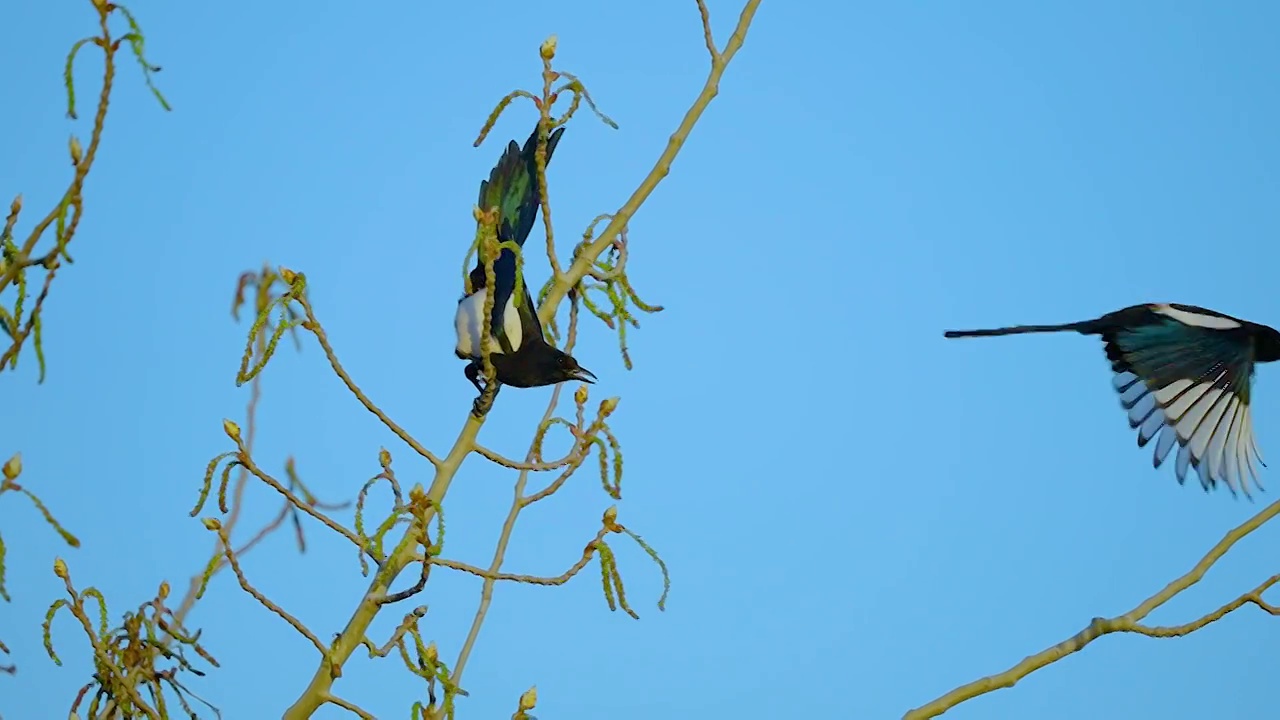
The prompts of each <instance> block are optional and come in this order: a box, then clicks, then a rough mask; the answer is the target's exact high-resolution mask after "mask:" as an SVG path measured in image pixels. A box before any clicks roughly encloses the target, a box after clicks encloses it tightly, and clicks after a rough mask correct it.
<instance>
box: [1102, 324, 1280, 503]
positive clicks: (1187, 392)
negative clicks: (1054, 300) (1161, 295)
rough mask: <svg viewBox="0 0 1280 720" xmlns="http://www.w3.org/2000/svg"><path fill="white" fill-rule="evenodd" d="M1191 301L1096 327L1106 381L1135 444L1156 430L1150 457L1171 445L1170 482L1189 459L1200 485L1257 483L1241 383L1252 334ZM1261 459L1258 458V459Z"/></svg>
mask: <svg viewBox="0 0 1280 720" xmlns="http://www.w3.org/2000/svg"><path fill="white" fill-rule="evenodd" d="M1199 311H1200V309H1199V308H1193V307H1191V306H1169V305H1153V306H1150V312H1149V313H1148V314H1146V316H1145V317H1144V319H1143V322H1141V323H1136V324H1131V325H1127V326H1120V327H1117V328H1115V329H1110V330H1107V331H1105V332H1104V333H1102V335H1103V340H1104V341H1105V342H1106V349H1107V357H1108V358H1109V359H1110V360H1111V368H1112V370H1114V371H1115V373H1116V375H1115V377H1114V378H1113V383H1114V385H1115V388H1116V390H1117V391H1118V392H1119V393H1120V402H1121V404H1122V405H1124V407H1125V409H1126V410H1128V411H1129V425H1130V426H1131V427H1133V428H1136V429H1137V430H1138V446H1139V447H1143V446H1145V445H1146V444H1147V443H1148V442H1150V441H1151V440H1152V439H1153V438H1155V437H1156V435H1157V433H1158V434H1159V440H1157V442H1156V447H1155V452H1154V455H1153V458H1152V459H1153V462H1154V465H1155V466H1156V467H1160V464H1161V463H1162V462H1164V460H1165V458H1166V457H1167V456H1168V455H1169V452H1170V451H1171V450H1172V449H1173V446H1174V444H1177V445H1178V446H1179V448H1178V459H1177V464H1176V471H1177V477H1178V482H1180V483H1181V482H1184V481H1185V480H1186V475H1187V468H1188V467H1194V468H1195V469H1196V473H1197V474H1198V475H1199V476H1200V484H1201V485H1202V486H1203V487H1204V489H1205V490H1208V489H1210V488H1213V487H1215V486H1216V484H1217V483H1218V482H1223V483H1225V484H1226V485H1227V487H1228V488H1230V489H1231V491H1232V493H1234V492H1235V491H1236V489H1237V488H1239V490H1240V491H1241V492H1243V493H1244V494H1245V495H1246V496H1248V495H1249V482H1250V480H1252V483H1253V484H1254V485H1255V486H1257V487H1258V488H1261V487H1262V486H1261V483H1260V482H1259V480H1258V466H1259V465H1264V463H1263V462H1262V456H1261V455H1260V453H1259V452H1258V446H1257V444H1256V442H1255V440H1254V435H1253V418H1252V415H1251V413H1250V411H1249V399H1250V396H1249V388H1250V383H1251V381H1252V379H1253V365H1254V340H1253V336H1252V334H1251V333H1250V331H1249V330H1248V329H1247V328H1245V327H1244V326H1243V325H1242V324H1241V323H1239V322H1237V321H1236V320H1235V319H1234V318H1229V317H1226V316H1222V315H1219V314H1217V313H1207V312H1206V313H1205V314H1201V312H1199ZM1264 466H1265V465H1264Z"/></svg>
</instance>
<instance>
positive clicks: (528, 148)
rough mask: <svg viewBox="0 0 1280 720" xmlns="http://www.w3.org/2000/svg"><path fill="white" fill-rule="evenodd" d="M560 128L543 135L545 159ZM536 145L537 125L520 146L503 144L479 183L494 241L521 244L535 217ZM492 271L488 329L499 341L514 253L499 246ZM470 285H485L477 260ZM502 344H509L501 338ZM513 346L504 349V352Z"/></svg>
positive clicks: (512, 282) (512, 288) (538, 199)
mask: <svg viewBox="0 0 1280 720" xmlns="http://www.w3.org/2000/svg"><path fill="white" fill-rule="evenodd" d="M563 134H564V128H557V129H556V130H555V131H554V132H552V133H551V135H550V136H548V137H547V158H546V160H547V162H548V163H550V162H551V155H552V153H553V152H555V149H556V145H557V144H559V142H560V136H561V135H563ZM537 149H538V128H536V127H535V128H534V129H533V133H532V134H531V135H530V136H529V139H528V140H526V141H525V143H524V147H523V148H521V147H520V146H518V145H516V142H515V141H514V140H512V141H511V142H510V143H508V144H507V149H506V152H504V153H503V154H502V157H501V158H499V160H498V164H497V165H495V166H494V168H493V170H492V171H491V172H490V173H489V179H488V180H484V181H481V183H480V199H479V201H478V204H479V206H480V207H481V208H482V209H486V210H487V209H489V208H492V207H497V208H498V212H499V216H498V241H499V242H506V241H508V240H514V241H515V243H516V245H518V246H520V247H521V248H523V247H524V241H525V240H527V239H528V238H529V233H530V232H531V231H532V230H533V224H534V221H535V220H536V219H537V217H538V209H539V208H540V207H541V206H542V193H541V192H540V187H539V184H538V163H537V160H536V158H535V154H536V152H537ZM493 273H494V285H495V287H494V297H493V306H494V308H495V312H494V317H493V318H491V330H490V332H492V333H493V335H494V337H495V338H498V339H499V341H500V342H502V341H503V338H504V334H503V327H502V325H503V323H502V318H501V313H500V311H498V310H497V309H499V308H505V307H506V305H507V301H508V300H509V299H511V294H512V292H514V291H515V287H516V256H515V253H514V252H512V251H511V250H510V249H503V250H502V252H501V253H500V254H499V255H498V259H497V260H495V261H494V263H493ZM471 285H472V287H473V288H480V287H484V286H485V275H484V265H483V264H482V263H480V262H479V261H477V263H476V267H475V268H474V269H473V270H472V271H471ZM503 344H504V345H506V344H509V343H506V342H503ZM515 349H516V348H510V349H508V352H512V351H514V350H515Z"/></svg>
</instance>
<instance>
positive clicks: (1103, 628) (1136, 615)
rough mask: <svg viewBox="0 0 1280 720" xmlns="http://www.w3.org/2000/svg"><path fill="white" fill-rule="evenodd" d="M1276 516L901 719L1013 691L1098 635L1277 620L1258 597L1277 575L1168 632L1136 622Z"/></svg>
mask: <svg viewBox="0 0 1280 720" xmlns="http://www.w3.org/2000/svg"><path fill="white" fill-rule="evenodd" d="M1276 515H1280V500H1277V501H1275V502H1273V503H1271V504H1270V505H1268V506H1267V507H1266V508H1264V509H1263V510H1262V512H1259V513H1258V514H1257V515H1254V516H1253V517H1251V518H1249V519H1248V520H1246V521H1244V522H1243V523H1241V524H1240V525H1239V526H1238V527H1236V528H1234V529H1233V530H1231V531H1230V532H1228V533H1227V534H1226V535H1225V536H1224V537H1223V538H1222V540H1219V541H1218V544H1217V545H1214V546H1213V548H1212V549H1211V550H1209V552H1208V553H1206V554H1205V556H1204V557H1203V558H1201V559H1200V562H1198V563H1196V565H1195V567H1193V568H1191V570H1190V571H1189V572H1187V573H1186V574H1185V575H1183V576H1182V577H1180V578H1178V579H1176V580H1174V581H1173V582H1171V583H1169V584H1168V585H1166V586H1165V587H1164V589H1163V590H1161V591H1160V592H1158V593H1156V594H1155V595H1152V596H1151V597H1149V598H1147V599H1146V600H1144V601H1142V602H1141V603H1140V604H1139V605H1138V606H1137V607H1135V608H1134V609H1132V610H1130V611H1129V612H1127V613H1125V614H1123V615H1120V616H1117V617H1114V618H1094V619H1093V620H1092V621H1091V622H1090V623H1089V624H1088V625H1087V626H1085V627H1084V629H1082V630H1081V631H1080V632H1078V633H1076V634H1075V635H1073V636H1071V637H1069V638H1067V639H1066V640H1063V641H1062V642H1060V643H1058V644H1056V645H1053V646H1052V647H1049V648H1046V649H1044V650H1041V651H1040V652H1038V653H1036V654H1035V655H1030V656H1028V657H1026V658H1024V659H1023V660H1022V662H1020V663H1018V664H1017V665H1014V666H1013V667H1011V668H1009V669H1008V670H1005V671H1004V672H1001V673H997V674H995V675H988V676H987V677H984V678H980V679H978V680H974V681H973V682H971V683H967V684H965V685H961V686H960V687H958V688H956V689H954V690H952V691H951V692H948V693H947V694H945V695H943V696H941V697H939V698H937V699H936V700H933V701H932V702H930V703H928V704H925V705H922V706H920V707H918V708H915V709H914V710H909V711H908V712H907V713H906V714H905V715H903V716H902V717H903V720H923V719H924V718H932V717H937V716H939V715H941V714H943V713H945V712H946V711H948V710H950V709H951V708H954V707H955V706H957V705H959V704H961V703H963V702H967V701H969V700H972V699H973V698H976V697H978V696H979V695H985V694H987V693H989V692H993V691H995V690H999V689H1001V688H1009V687H1013V686H1014V685H1016V684H1017V683H1018V681H1019V680H1021V679H1023V678H1025V677H1026V676H1028V675H1030V674H1031V673H1033V672H1035V671H1037V670H1039V669H1040V668H1043V667H1045V666H1046V665H1052V664H1053V663H1055V662H1057V661H1059V660H1061V659H1062V658H1064V657H1066V656H1068V655H1070V654H1072V653H1075V652H1079V651H1081V650H1083V649H1084V648H1085V646H1086V645H1088V644H1089V643H1091V642H1093V641H1094V640H1097V639H1098V638H1100V637H1102V636H1103V635H1110V634H1111V633H1117V632H1131V633H1137V634H1139V635H1146V636H1148V637H1179V636H1182V635H1186V634H1188V633H1192V632H1195V631H1196V630H1199V629H1201V628H1203V627H1205V626H1206V625H1209V624H1210V623H1212V622H1214V621H1216V620H1219V619H1221V618H1223V617H1225V616H1226V615H1227V614H1228V613H1230V612H1232V611H1234V610H1237V609H1239V608H1241V607H1244V606H1245V605H1247V604H1250V603H1252V604H1254V605H1257V606H1258V607H1260V608H1262V609H1263V610H1265V611H1266V612H1268V613H1270V614H1272V615H1277V614H1280V609H1278V608H1276V607H1275V606H1273V605H1271V604H1269V603H1267V602H1266V601H1264V600H1263V599H1262V593H1263V592H1265V591H1266V590H1267V589H1268V588H1270V587H1271V586H1272V585H1274V584H1276V583H1277V582H1280V575H1275V576H1272V577H1270V578H1268V579H1267V580H1266V581H1265V582H1263V583H1262V584H1261V585H1259V586H1258V587H1256V588H1254V589H1253V590H1251V591H1249V592H1247V593H1245V594H1244V595H1241V596H1240V597H1238V598H1236V599H1235V600H1233V601H1231V602H1229V603H1227V604H1225V605H1223V606H1222V607H1220V608H1218V609H1217V610H1215V611H1213V612H1211V613H1209V614H1207V615H1205V616H1203V617H1201V618H1199V619H1198V620H1194V621H1192V622H1189V623H1186V624H1184V625H1176V626H1173V627H1148V626H1146V625H1142V624H1141V622H1140V621H1141V620H1142V619H1144V618H1145V617H1147V615H1150V614H1151V613H1152V611H1154V610H1155V609H1156V608H1158V607H1160V606H1161V605H1164V604H1165V603H1167V602H1169V601H1170V600H1172V599H1173V598H1174V597H1176V596H1177V595H1178V594H1180V593H1182V592H1183V591H1184V590H1186V589H1187V588H1189V587H1191V586H1192V585H1195V584H1196V583H1198V582H1200V580H1201V578H1203V577H1204V575H1205V573H1207V572H1209V568H1211V567H1213V565H1214V563H1216V562H1218V560H1220V559H1221V558H1222V556H1223V555H1226V554H1227V551H1229V550H1230V549H1231V547H1232V546H1233V545H1235V544H1236V543H1238V542H1240V540H1242V539H1243V538H1244V537H1245V536H1246V535H1248V534H1249V533H1251V532H1253V531H1254V530H1257V529H1258V528H1260V527H1262V526H1263V525H1265V524H1266V523H1267V521H1269V520H1271V519H1272V518H1274V517H1275V516H1276Z"/></svg>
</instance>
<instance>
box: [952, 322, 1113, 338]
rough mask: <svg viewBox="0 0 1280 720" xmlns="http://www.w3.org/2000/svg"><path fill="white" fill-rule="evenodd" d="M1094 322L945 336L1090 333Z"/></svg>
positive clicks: (970, 331) (972, 331) (959, 331)
mask: <svg viewBox="0 0 1280 720" xmlns="http://www.w3.org/2000/svg"><path fill="white" fill-rule="evenodd" d="M1094 323H1095V321H1093V320H1085V321H1083V322H1073V323H1063V324H1061V325H1012V326H1010V327H1002V328H990V329H985V330H948V331H946V332H945V333H943V336H944V337H949V338H963V337H995V336H997V335H1021V334H1023V333H1047V332H1067V331H1074V332H1078V333H1088V332H1092V331H1094V327H1093V326H1094Z"/></svg>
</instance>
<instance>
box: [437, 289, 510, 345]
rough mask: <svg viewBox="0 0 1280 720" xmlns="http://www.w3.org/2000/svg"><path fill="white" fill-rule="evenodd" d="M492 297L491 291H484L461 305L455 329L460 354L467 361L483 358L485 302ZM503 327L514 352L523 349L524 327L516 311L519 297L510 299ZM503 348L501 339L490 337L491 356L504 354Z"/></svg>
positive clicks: (464, 299)
mask: <svg viewBox="0 0 1280 720" xmlns="http://www.w3.org/2000/svg"><path fill="white" fill-rule="evenodd" d="M488 295H489V289H488V288H481V289H480V290H479V291H478V292H475V293H473V294H471V295H468V296H467V297H464V298H462V299H461V300H459V301H458V312H457V314H456V315H454V318H453V324H454V329H455V330H456V331H457V333H458V344H457V347H456V350H457V353H458V354H459V355H463V356H465V357H470V358H478V357H480V336H481V330H482V328H483V325H482V323H483V322H484V301H485V298H486V297H488ZM502 326H503V329H504V330H505V331H506V335H507V340H508V341H509V342H510V343H511V350H512V351H513V352H514V351H516V350H519V349H520V341H521V336H522V334H521V327H520V313H519V312H518V311H517V310H516V296H515V293H512V294H511V297H509V298H507V307H506V309H505V310H504V311H503V313H502ZM502 352H503V350H502V345H501V344H500V343H499V342H498V338H496V337H492V336H490V338H489V353H490V354H500V353H502Z"/></svg>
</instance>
